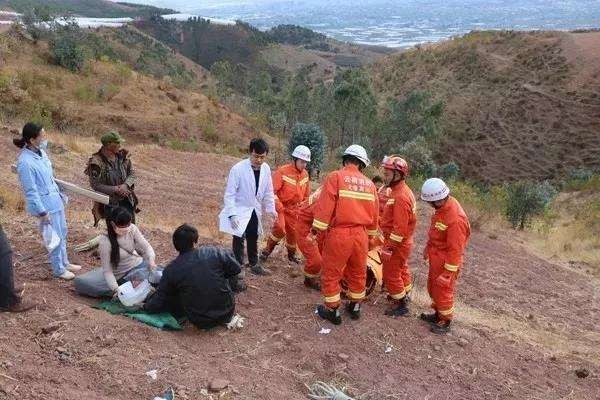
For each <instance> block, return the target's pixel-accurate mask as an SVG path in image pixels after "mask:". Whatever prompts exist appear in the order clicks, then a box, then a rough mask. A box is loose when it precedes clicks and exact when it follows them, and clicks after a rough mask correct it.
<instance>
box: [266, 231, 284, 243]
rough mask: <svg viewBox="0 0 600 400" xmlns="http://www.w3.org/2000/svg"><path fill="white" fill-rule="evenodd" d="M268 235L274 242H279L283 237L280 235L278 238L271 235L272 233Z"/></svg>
mask: <svg viewBox="0 0 600 400" xmlns="http://www.w3.org/2000/svg"><path fill="white" fill-rule="evenodd" d="M269 237H270V238H271V240H272V241H274V242H275V243H279V242H281V239H283V238H282V237H281V238H278V237H277V236H275V235H273V234H272V233H271V235H269Z"/></svg>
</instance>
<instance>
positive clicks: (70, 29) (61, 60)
mask: <svg viewBox="0 0 600 400" xmlns="http://www.w3.org/2000/svg"><path fill="white" fill-rule="evenodd" d="M82 36H83V35H82V32H81V30H80V28H79V26H77V24H76V23H69V24H67V25H65V26H63V27H60V28H57V30H56V32H55V35H54V38H53V39H52V40H51V42H50V49H51V50H52V55H53V57H54V62H55V63H56V64H57V65H60V66H62V67H65V68H67V69H69V70H71V71H73V72H80V71H81V70H82V69H83V66H84V65H85V62H86V61H87V59H88V58H89V57H90V51H89V49H87V48H86V47H85V46H84V44H83V37H82Z"/></svg>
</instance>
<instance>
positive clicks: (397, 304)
mask: <svg viewBox="0 0 600 400" xmlns="http://www.w3.org/2000/svg"><path fill="white" fill-rule="evenodd" d="M406 314H408V307H407V305H406V298H404V297H403V298H402V299H400V300H395V301H394V302H393V303H392V307H391V308H389V309H387V310H385V315H389V316H390V317H402V316H404V315H406Z"/></svg>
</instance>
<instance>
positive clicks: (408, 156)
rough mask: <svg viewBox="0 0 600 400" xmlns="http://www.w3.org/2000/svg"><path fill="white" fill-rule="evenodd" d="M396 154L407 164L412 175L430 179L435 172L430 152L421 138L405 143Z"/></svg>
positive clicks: (435, 167) (435, 168)
mask: <svg viewBox="0 0 600 400" xmlns="http://www.w3.org/2000/svg"><path fill="white" fill-rule="evenodd" d="M396 154H398V155H400V156H401V157H403V158H404V159H405V160H406V161H407V162H408V165H409V167H410V170H411V174H412V175H421V176H423V177H430V176H433V175H435V173H436V172H437V165H436V164H435V162H434V161H433V157H432V155H431V150H429V145H428V144H427V141H426V140H425V138H424V137H423V136H419V137H417V138H416V139H414V140H411V141H410V142H408V143H406V144H405V145H404V146H402V147H400V148H399V149H398V152H397V153H396Z"/></svg>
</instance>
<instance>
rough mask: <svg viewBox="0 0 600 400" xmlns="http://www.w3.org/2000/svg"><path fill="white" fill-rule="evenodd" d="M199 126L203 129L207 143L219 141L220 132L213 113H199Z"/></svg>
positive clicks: (203, 135)
mask: <svg viewBox="0 0 600 400" xmlns="http://www.w3.org/2000/svg"><path fill="white" fill-rule="evenodd" d="M198 128H200V130H201V131H202V138H203V139H204V140H206V142H207V143H210V144H213V145H214V144H217V143H218V142H219V134H218V133H217V129H216V128H215V121H214V117H213V116H212V115H211V114H198Z"/></svg>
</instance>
